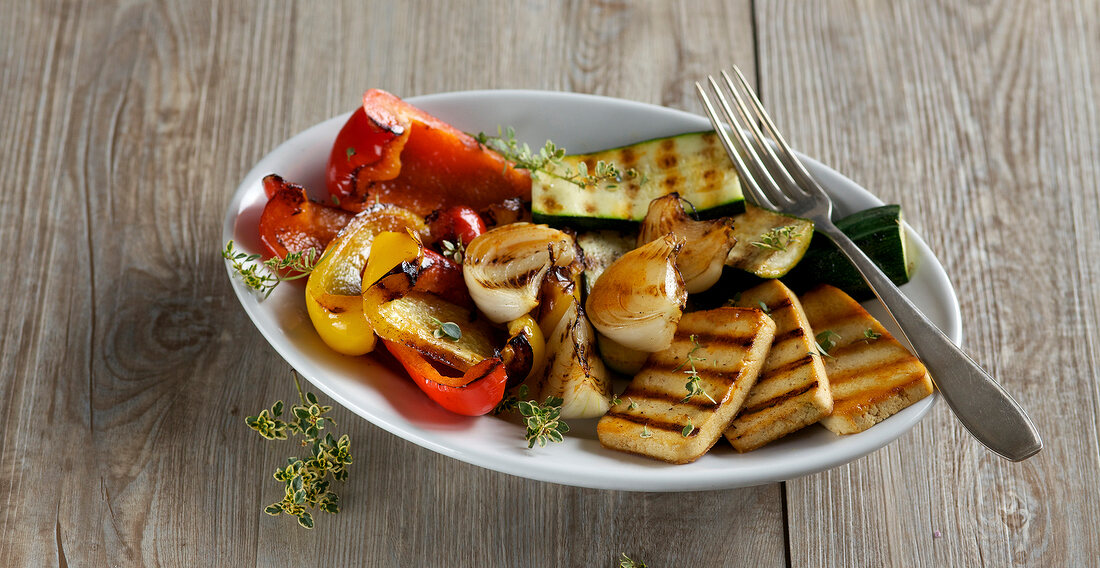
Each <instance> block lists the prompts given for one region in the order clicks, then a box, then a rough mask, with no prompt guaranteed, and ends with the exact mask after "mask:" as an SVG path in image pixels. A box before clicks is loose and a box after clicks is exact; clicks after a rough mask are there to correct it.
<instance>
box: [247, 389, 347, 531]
mask: <svg viewBox="0 0 1100 568" xmlns="http://www.w3.org/2000/svg"><path fill="white" fill-rule="evenodd" d="M293 375H294V386H295V388H297V389H298V400H299V402H300V404H298V405H295V406H293V407H291V409H290V416H292V417H293V420H291V421H289V422H284V421H283V420H281V419H280V418H279V417H280V416H282V414H283V401H281V400H280V401H277V402H276V403H275V404H274V405H272V407H271V409H270V410H269V409H266V408H265V409H264V410H261V411H260V414H259V415H257V416H249V417H247V418H245V423H246V424H248V427H249V428H251V429H253V430H255V431H257V432H259V433H260V435H261V436H263V437H264V438H266V439H268V440H285V439H287V435H288V434H293V435H297V436H301V437H303V438H304V439H303V440H302V441H301V445H302V446H303V447H308V448H310V454H309V456H307V457H306V458H305V459H302V458H300V457H297V456H292V457H290V458H288V459H287V465H286V467H281V468H277V469H276V470H275V475H274V477H275V479H276V480H277V481H282V482H283V483H284V489H283V499H282V501H278V502H276V503H272V504H270V505H268V506H267V507H265V508H264V512H265V513H267V514H269V515H273V516H274V515H279V514H283V513H285V514H287V515H291V516H294V517H297V518H298V524H300V525H302V526H303V527H305V528H307V529H311V528H313V515H312V514H311V513H310V512H309V509H320V510H322V511H325V512H326V513H338V512H339V511H340V498H339V497H337V495H336V493H334V492H332V491H329V490H328V488H329V484H330V483H331V481H333V480H335V481H346V480H347V478H348V470H347V467H348V466H349V465H351V463H352V457H351V440H350V439H349V438H348V436H347V434H345V435H343V436H340V438H339V439H337V438H335V437H334V436H333V435H332V434H331V433H326V434H325V435H324V436H323V437H322V435H321V433H322V431H323V430H324V429H325V422H326V421H327V422H328V423H329V424H331V425H333V426H335V425H336V421H334V420H333V419H332V418H329V417H327V416H325V413H326V412H328V411H330V410H332V407H331V406H328V405H321V404H319V403H318V402H317V396H316V395H314V394H313V393H311V392H307V393H305V394H303V393H302V385H301V383H300V382H299V381H298V373H296V372H295V373H293Z"/></svg>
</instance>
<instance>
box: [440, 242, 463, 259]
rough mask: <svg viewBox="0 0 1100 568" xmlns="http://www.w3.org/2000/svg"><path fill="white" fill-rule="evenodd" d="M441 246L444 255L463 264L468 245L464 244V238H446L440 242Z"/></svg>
mask: <svg viewBox="0 0 1100 568" xmlns="http://www.w3.org/2000/svg"><path fill="white" fill-rule="evenodd" d="M439 248H440V249H442V251H443V256H445V257H447V258H449V259H451V260H453V261H454V263H455V264H462V261H463V259H465V258H466V245H464V244H462V239H455V240H454V241H448V240H446V239H444V240H442V241H440V242H439Z"/></svg>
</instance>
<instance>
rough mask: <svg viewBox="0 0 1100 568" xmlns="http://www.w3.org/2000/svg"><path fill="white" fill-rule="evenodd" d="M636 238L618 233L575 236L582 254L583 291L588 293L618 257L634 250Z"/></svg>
mask: <svg viewBox="0 0 1100 568" xmlns="http://www.w3.org/2000/svg"><path fill="white" fill-rule="evenodd" d="M637 241H638V238H637V236H636V235H634V234H633V233H620V232H619V231H586V232H584V233H580V234H578V235H577V246H578V247H580V249H581V251H582V252H583V253H584V289H585V291H589V290H591V289H592V285H594V284H595V283H596V280H598V279H599V278H600V275H601V274H603V271H604V270H607V267H608V266H611V264H612V263H613V262H615V261H616V260H619V257H620V256H622V255H624V254H626V253H628V252H630V251H632V250H634V248H635V245H636V244H637Z"/></svg>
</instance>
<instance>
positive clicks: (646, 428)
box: [638, 424, 653, 438]
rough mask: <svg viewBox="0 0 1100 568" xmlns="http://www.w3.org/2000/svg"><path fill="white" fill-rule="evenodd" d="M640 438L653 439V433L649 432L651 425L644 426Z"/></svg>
mask: <svg viewBox="0 0 1100 568" xmlns="http://www.w3.org/2000/svg"><path fill="white" fill-rule="evenodd" d="M638 437H639V438H652V437H653V432H650V431H649V425H648V424H642V433H641V434H638Z"/></svg>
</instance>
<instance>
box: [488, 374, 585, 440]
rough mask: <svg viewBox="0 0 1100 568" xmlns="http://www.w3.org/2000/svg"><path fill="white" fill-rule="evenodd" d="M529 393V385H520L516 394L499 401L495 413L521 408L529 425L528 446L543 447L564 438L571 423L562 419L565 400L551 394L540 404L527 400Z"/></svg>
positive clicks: (523, 417) (521, 414) (524, 420)
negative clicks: (536, 445)
mask: <svg viewBox="0 0 1100 568" xmlns="http://www.w3.org/2000/svg"><path fill="white" fill-rule="evenodd" d="M527 395H528V389H527V385H520V386H519V388H518V389H516V390H515V394H510V395H507V396H505V397H504V399H503V400H501V401H500V402H499V403H497V405H496V408H494V409H493V414H494V415H498V414H503V413H505V412H512V411H513V410H519V414H520V417H521V418H522V419H523V425H524V426H526V427H527V431H526V432H525V433H524V437H523V439H524V440H526V441H527V447H528V448H533V447H535V444H538V445H539V447H540V448H541V447H543V446H545V445H546V444H547V443H550V442H560V441H562V440H564V439H565V434H566V433H567V432H569V425H568V424H566V423H565V421H563V420H562V419H561V406H562V404H564V403H565V400H563V399H561V398H559V397H555V396H551V397H547V398H546V401H544V402H543V403H542V404H539V402H538V401H537V400H526V399H527Z"/></svg>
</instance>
